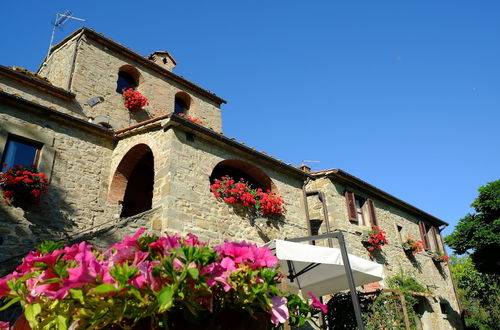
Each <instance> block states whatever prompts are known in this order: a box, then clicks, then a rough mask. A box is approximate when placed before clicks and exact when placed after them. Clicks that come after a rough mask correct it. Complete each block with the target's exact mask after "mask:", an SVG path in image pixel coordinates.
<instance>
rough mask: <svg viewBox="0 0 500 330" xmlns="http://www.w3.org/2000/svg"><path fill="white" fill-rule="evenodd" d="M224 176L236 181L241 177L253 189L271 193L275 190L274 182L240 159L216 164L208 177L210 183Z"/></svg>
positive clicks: (255, 167) (261, 171)
mask: <svg viewBox="0 0 500 330" xmlns="http://www.w3.org/2000/svg"><path fill="white" fill-rule="evenodd" d="M224 175H229V176H231V177H233V178H234V179H236V180H238V179H240V177H242V178H244V179H245V180H246V181H248V182H249V183H250V184H251V185H252V186H253V187H254V188H262V189H263V190H271V191H273V192H276V190H277V189H276V185H275V184H274V182H273V181H272V180H271V178H270V177H269V176H268V175H267V174H266V173H265V172H264V171H263V170H261V169H260V168H258V167H257V166H254V165H252V164H250V163H247V162H245V161H243V160H240V159H226V160H223V161H221V162H219V163H217V165H216V166H215V167H214V169H213V170H212V174H211V175H210V183H213V181H214V180H215V179H220V178H221V177H222V176H224Z"/></svg>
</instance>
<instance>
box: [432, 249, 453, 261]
mask: <svg viewBox="0 0 500 330" xmlns="http://www.w3.org/2000/svg"><path fill="white" fill-rule="evenodd" d="M432 259H434V260H435V261H437V262H448V261H449V260H450V257H449V256H447V255H446V254H444V253H443V252H439V251H436V252H434V253H433V255H432Z"/></svg>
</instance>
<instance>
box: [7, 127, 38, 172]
mask: <svg viewBox="0 0 500 330" xmlns="http://www.w3.org/2000/svg"><path fill="white" fill-rule="evenodd" d="M41 147H42V145H41V144H40V143H35V142H32V141H30V140H28V139H23V138H20V137H17V136H13V135H9V137H8V138H7V143H6V145H5V149H4V153H3V155H2V172H3V171H5V170H7V169H9V168H11V167H13V166H14V165H23V166H30V165H31V164H37V162H38V157H39V153H40V149H41Z"/></svg>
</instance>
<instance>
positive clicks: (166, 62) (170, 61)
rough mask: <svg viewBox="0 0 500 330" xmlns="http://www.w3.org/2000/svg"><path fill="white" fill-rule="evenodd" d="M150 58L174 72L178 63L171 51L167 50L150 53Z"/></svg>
mask: <svg viewBox="0 0 500 330" xmlns="http://www.w3.org/2000/svg"><path fill="white" fill-rule="evenodd" d="M148 59H149V60H150V61H151V62H154V63H156V64H158V65H159V66H161V67H163V68H164V69H167V70H168V71H170V72H172V70H173V69H174V68H175V65H176V64H177V63H176V62H175V59H174V58H173V57H172V55H170V53H169V52H167V51H166V50H161V51H156V52H154V53H152V54H151V55H149V57H148Z"/></svg>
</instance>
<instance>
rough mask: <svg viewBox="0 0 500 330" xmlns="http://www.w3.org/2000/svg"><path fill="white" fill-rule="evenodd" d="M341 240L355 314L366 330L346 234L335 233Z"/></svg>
mask: <svg viewBox="0 0 500 330" xmlns="http://www.w3.org/2000/svg"><path fill="white" fill-rule="evenodd" d="M334 234H335V236H336V237H337V239H338V241H339V247H340V253H341V254H342V261H343V262H344V268H345V273H346V275H347V282H348V283H349V290H350V291H351V300H352V306H353V307H354V314H355V315H356V322H357V323H358V329H359V330H364V329H365V326H364V325H363V318H362V316H361V306H360V304H359V299H358V295H357V293H356V285H355V284H354V277H353V276H352V270H351V263H350V262H349V257H348V255H347V248H346V246H345V241H344V235H343V234H342V232H341V231H338V232H336V233H334Z"/></svg>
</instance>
